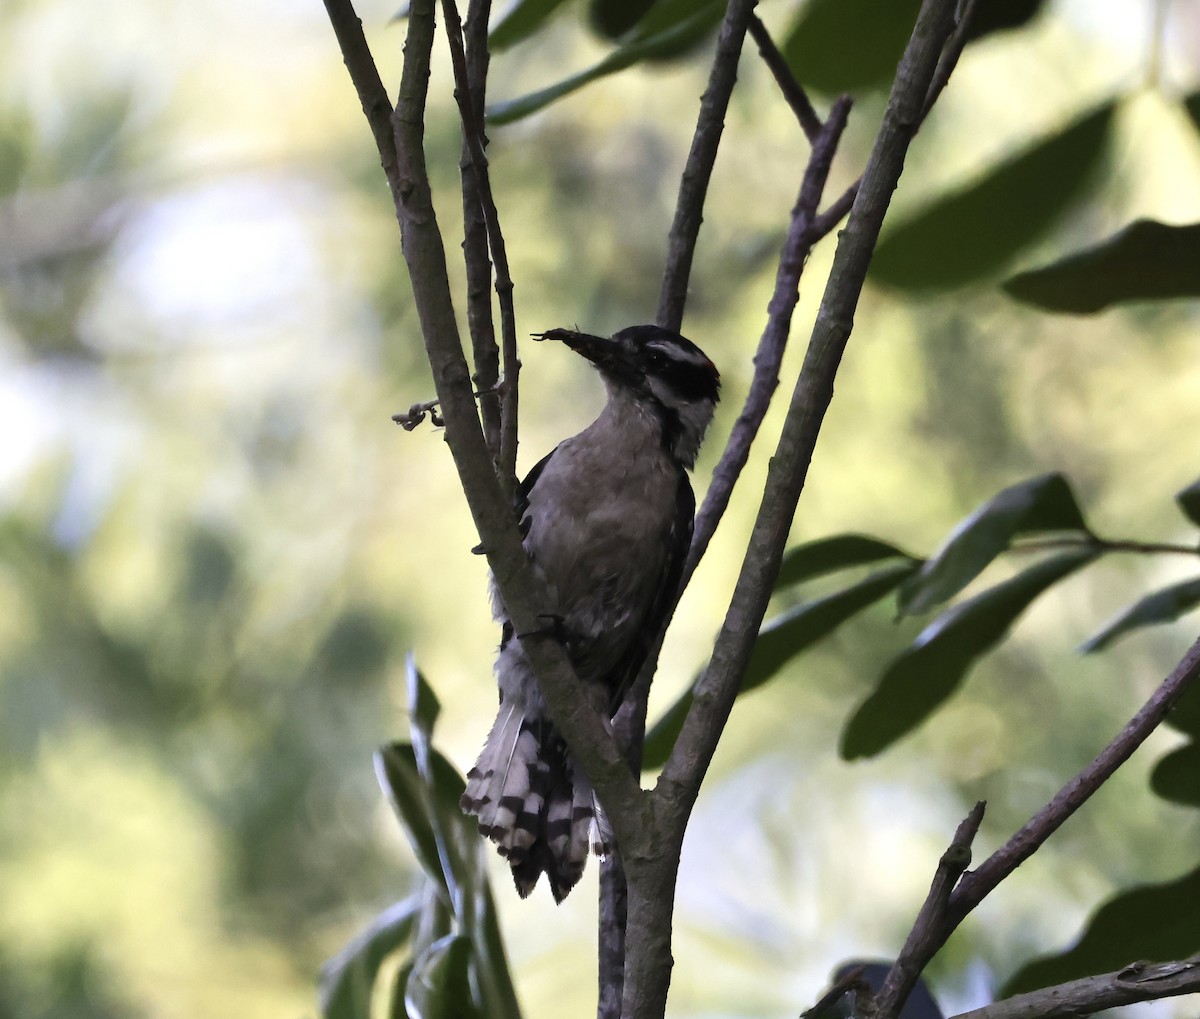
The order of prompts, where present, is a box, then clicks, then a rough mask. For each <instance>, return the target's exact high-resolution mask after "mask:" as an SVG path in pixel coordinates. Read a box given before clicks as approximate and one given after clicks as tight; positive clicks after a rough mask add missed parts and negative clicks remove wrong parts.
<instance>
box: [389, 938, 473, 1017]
mask: <svg viewBox="0 0 1200 1019" xmlns="http://www.w3.org/2000/svg"><path fill="white" fill-rule="evenodd" d="M470 964H471V942H470V941H469V940H468V939H467V938H465V937H462V936H461V935H458V934H452V935H450V936H449V937H445V938H442V939H440V940H439V941H435V942H434V943H433V944H432V945H430V946H429V947H428V948H427V949H425V951H424V952H422V953H421V955H420V956H418V957H417V958H416V959H414V960H413V968H412V972H411V973H410V974H409V976H408V983H407V984H406V985H405V988H404V1007H405V1009H406V1010H407V1012H408V1016H409V1019H477V1017H478V1019H482V1016H481V1013H480V1011H479V1009H478V1008H476V1006H475V1003H474V1002H473V1001H472V1000H471V980H470Z"/></svg>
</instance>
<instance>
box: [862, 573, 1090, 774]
mask: <svg viewBox="0 0 1200 1019" xmlns="http://www.w3.org/2000/svg"><path fill="white" fill-rule="evenodd" d="M1095 558H1096V553H1095V552H1092V551H1075V552H1066V553H1061V554H1059V555H1056V556H1051V557H1050V558H1048V559H1043V560H1042V561H1041V562H1039V563H1037V564H1036V565H1034V566H1031V567H1029V569H1027V570H1025V571H1024V572H1022V573H1019V574H1017V575H1016V576H1015V577H1012V578H1010V579H1009V580H1006V581H1004V582H1003V583H1001V584H997V585H996V586H995V587H991V588H988V589H987V590H986V591H983V592H981V593H980V594H978V595H976V596H975V597H974V598H971V599H969V600H968V601H965V602H961V603H959V604H958V605H954V606H953V607H951V608H949V609H947V610H946V611H945V612H943V613H942V614H941V615H940V616H938V617H937V618H936V619H935V620H934V621H933V622H932V623H930V624H929V625H928V626H927V627H925V629H924V630H922V631H921V633H920V634H919V635H918V636H917V639H916V640H915V641H913V643H912V645H911V646H910V647H909V648H907V649H906V650H905V651H903V652H902V653H901V654H900V656H899V657H898V658H897V659H896V660H895V661H894V662H892V664H891V665H890V666H889V667H888V669H887V671H885V672H884V674H883V677H882V678H881V679H880V681H879V685H878V687H877V688H876V689H875V691H874V692H873V693H872V694H871V695H870V696H869V697H867V699H866V700H865V701H863V703H862V704H861V705H859V707H858V710H857V711H855V712H854V715H853V717H851V719H850V721H849V723H848V724H847V725H846V729H845V731H844V732H843V733H842V742H841V754H842V756H843V757H844V758H846V759H847V760H853V759H855V758H858V757H871V756H873V755H875V754H878V753H879V752H880V751H882V750H884V749H886V748H887V747H889V746H890V745H891V744H892V743H894V742H895V741H896V740H898V739H899V738H900V737H901V736H903V735H905V734H906V733H908V732H910V731H911V730H913V729H915V728H916V727H917V726H918V725H920V724H921V723H922V722H923V721H925V719H926V718H928V717H929V716H930V715H931V714H932V713H933V712H934V711H935V710H936V709H937V708H938V707H939V706H940V705H941V704H942V703H943V702H944V701H945V700H947V699H948V698H949V697H950V695H951V694H953V693H954V691H955V690H957V689H958V686H959V684H960V683H961V682H962V681H963V679H965V678H966V675H967V673H968V672H969V671H970V669H971V667H972V666H973V665H974V664H975V662H976V660H977V659H979V658H980V657H982V656H983V655H984V654H986V653H987V652H988V651H989V650H991V648H992V647H994V646H995V645H996V644H998V643H999V642H1000V640H1001V639H1003V637H1004V636H1005V634H1007V633H1008V630H1009V629H1010V627H1011V626H1012V625H1013V623H1015V622H1016V620H1017V619H1018V617H1019V616H1020V615H1021V613H1022V612H1024V611H1025V609H1027V608H1028V607H1029V605H1030V604H1031V603H1032V602H1033V600H1034V599H1035V598H1037V597H1038V595H1040V594H1041V593H1042V592H1044V591H1045V590H1047V589H1048V588H1049V587H1051V586H1053V585H1054V584H1056V583H1058V582H1059V581H1060V580H1063V579H1065V578H1066V577H1068V576H1070V575H1071V574H1072V573H1074V572H1075V571H1076V570H1078V569H1079V568H1080V567H1083V566H1086V565H1087V564H1088V563H1090V562H1091V561H1092V560H1093V559H1095Z"/></svg>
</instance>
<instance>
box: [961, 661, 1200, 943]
mask: <svg viewBox="0 0 1200 1019" xmlns="http://www.w3.org/2000/svg"><path fill="white" fill-rule="evenodd" d="M1197 677H1200V639H1198V640H1197V641H1196V642H1195V643H1194V644H1193V645H1192V646H1191V647H1190V648H1189V649H1188V651H1187V653H1186V654H1185V655H1184V656H1183V658H1182V659H1181V660H1180V662H1179V664H1178V665H1176V666H1175V668H1174V670H1172V672H1171V674H1170V675H1169V676H1168V677H1167V678H1166V679H1165V680H1163V682H1162V684H1161V685H1160V686H1159V687H1158V689H1157V690H1155V691H1154V693H1153V695H1151V697H1150V699H1149V700H1148V701H1146V703H1145V704H1144V705H1143V706H1142V708H1141V710H1140V711H1139V712H1138V713H1137V714H1136V715H1134V716H1133V718H1132V719H1131V720H1130V721H1129V724H1128V725H1126V726H1125V728H1124V729H1122V730H1121V732H1120V733H1119V734H1118V735H1117V736H1116V738H1115V739H1113V741H1112V742H1111V743H1109V744H1108V746H1106V747H1105V748H1104V749H1103V750H1102V751H1100V753H1099V754H1097V755H1096V757H1095V758H1094V759H1093V760H1092V762H1091V763H1090V764H1088V765H1087V766H1086V767H1085V768H1083V770H1081V771H1080V772H1079V774H1078V775H1076V776H1075V777H1074V778H1073V779H1071V780H1070V781H1069V782H1068V783H1067V784H1066V785H1065V786H1063V787H1062V789H1061V790H1059V792H1058V794H1057V795H1056V796H1055V797H1054V799H1052V800H1051V801H1050V802H1049V803H1047V804H1046V806H1045V807H1043V808H1042V809H1041V810H1040V811H1038V812H1037V814H1035V815H1034V816H1033V817H1032V818H1030V820H1029V821H1028V823H1026V824H1025V825H1024V826H1023V827H1022V828H1021V829H1020V831H1018V832H1017V833H1016V834H1014V835H1013V837H1012V838H1010V839H1009V840H1008V841H1007V842H1006V843H1005V844H1004V845H1003V846H1001V847H1000V848H999V849H997V850H996V851H995V852H994V853H993V854H992V855H991V856H989V857H988V858H987V860H985V861H984V862H983V863H982V864H981V865H980V866H979V867H978V868H977V869H975V870H974V871H972V872H971V873H970V874H967V875H966V876H965V877H964V878H963V880H962V882H961V883H960V884H959V886H958V888H957V889H955V891H954V895H953V896H951V899H950V908H949V909H948V910H947V914H946V922H947V923H948V924H949V925H950V929H949V930H948V931H947V932H946V936H947V937H949V935H950V932H951V931H953V930H954V928H955V927H957V926H958V925H959V924H960V923H961V922H962V920H963V919H964V918H965V917H966V915H967V914H968V913H970V912H971V910H973V909H974V908H975V907H976V906H977V905H979V903H980V902H982V901H983V899H984V898H985V897H986V896H987V895H988V894H989V893H990V892H991V891H992V890H993V889H994V888H995V887H996V886H997V885H998V884H1000V882H1001V881H1003V880H1004V879H1005V878H1006V877H1008V875H1009V874H1011V873H1012V872H1013V871H1014V870H1016V869H1017V867H1019V866H1020V865H1021V864H1022V863H1024V862H1025V861H1026V860H1028V859H1029V857H1030V856H1032V855H1033V854H1034V852H1036V851H1037V849H1038V848H1039V847H1040V846H1041V845H1042V844H1043V843H1044V842H1045V841H1046V840H1047V839H1048V838H1049V837H1050V836H1051V835H1053V834H1054V833H1055V832H1056V831H1058V829H1059V828H1060V827H1062V825H1063V823H1064V822H1065V821H1066V820H1067V818H1069V817H1070V816H1071V815H1072V814H1074V813H1075V811H1076V810H1078V809H1079V808H1080V807H1081V806H1083V804H1084V803H1086V802H1087V801H1088V799H1089V798H1090V797H1091V796H1092V794H1093V793H1094V792H1095V791H1096V790H1097V789H1099V788H1100V787H1101V786H1102V785H1103V784H1104V783H1105V782H1107V781H1108V780H1109V778H1111V777H1112V775H1113V773H1114V772H1115V771H1116V770H1117V769H1118V768H1119V767H1120V766H1121V765H1122V764H1124V763H1125V762H1126V761H1127V760H1129V758H1130V757H1131V756H1132V755H1133V752H1134V751H1135V750H1137V748H1138V747H1140V746H1141V745H1142V744H1143V743H1144V742H1145V741H1146V738H1147V737H1148V736H1149V735H1150V733H1152V732H1153V731H1154V730H1155V729H1156V728H1158V726H1159V724H1160V723H1161V722H1162V720H1163V719H1164V718H1165V717H1166V716H1167V712H1168V711H1170V710H1171V708H1172V706H1173V705H1174V704H1175V703H1176V702H1177V701H1178V700H1179V698H1180V697H1182V696H1183V694H1184V691H1185V690H1187V688H1188V687H1189V686H1190V685H1191V684H1192V683H1193V682H1195V681H1196V679H1197Z"/></svg>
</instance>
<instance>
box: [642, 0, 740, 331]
mask: <svg viewBox="0 0 1200 1019" xmlns="http://www.w3.org/2000/svg"><path fill="white" fill-rule="evenodd" d="M756 3H757V0H729V4H728V6H727V7H726V8H725V18H724V20H722V22H721V29H720V32H719V33H718V35H717V52H716V56H715V57H714V58H713V65H712V71H711V72H710V73H709V76H708V87H707V88H705V90H704V95H703V97H702V98H701V100H700V116H699V117H698V118H697V121H696V131H695V134H693V135H692V147H691V150H690V151H689V152H688V158H687V162H686V164H684V169H683V177H682V179H681V180H680V182H679V198H678V200H677V201H676V203H675V221H674V222H673V223H672V224H671V233H670V241H669V247H668V250H667V266H666V270H665V272H664V273H663V282H662V289H661V291H660V293H659V298H658V314H657V315H656V316H655V321H657V322H658V324H659V325H660V326H663V327H664V328H666V329H674V330H675V331H676V332H678V331H679V329H680V327H681V326H682V324H683V308H684V305H685V304H686V303H687V290H688V279H689V278H690V276H691V273H692V259H693V257H694V256H695V253H696V239H697V238H698V237H699V236H700V224H701V223H702V222H703V220H704V202H705V199H706V197H707V196H708V182H709V181H710V180H711V179H712V170H713V165H714V164H715V163H716V161H717V148H718V147H719V146H720V144H721V134H722V132H723V131H724V129H725V111H726V110H727V109H728V108H729V97H730V95H731V94H732V93H733V85H734V82H736V81H737V65H738V58H739V57H740V56H741V54H742V41H743V40H744V39H745V37H746V28H747V26H748V24H749V21H750V16H751V14H753V12H754V5H755V4H756Z"/></svg>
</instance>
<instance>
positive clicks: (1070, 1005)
mask: <svg viewBox="0 0 1200 1019" xmlns="http://www.w3.org/2000/svg"><path fill="white" fill-rule="evenodd" d="M1197 992H1200V954H1197V955H1193V956H1189V957H1188V958H1186V959H1181V960H1179V961H1178V962H1163V963H1148V962H1135V963H1131V964H1130V965H1128V966H1126V967H1125V968H1124V969H1120V970H1117V971H1115V972H1113V973H1102V974H1100V975H1099V976H1094V977H1084V978H1083V979H1082V980H1071V981H1068V982H1067V983H1064V984H1056V985H1054V986H1053V987H1043V988H1041V990H1037V991H1030V992H1029V993H1028V994H1017V995H1014V996H1013V997H1011V998H1005V999H1004V1000H1003V1001H997V1002H995V1003H994V1004H991V1005H985V1006H984V1007H983V1008H976V1009H972V1010H971V1011H970V1012H960V1013H959V1014H958V1015H957V1016H954V1017H953V1019H1076V1017H1078V1016H1085V1015H1093V1014H1094V1013H1096V1012H1102V1011H1104V1010H1105V1009H1107V1008H1117V1007H1119V1006H1121V1005H1132V1004H1134V1003H1135V1002H1138V1001H1154V1000H1157V999H1158V998H1171V997H1175V996H1177V995H1180V994H1194V993H1197Z"/></svg>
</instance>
